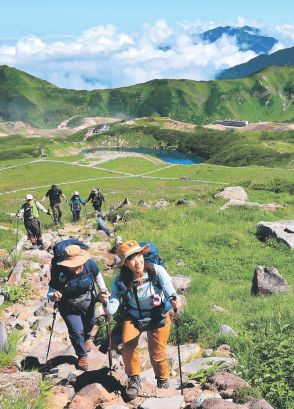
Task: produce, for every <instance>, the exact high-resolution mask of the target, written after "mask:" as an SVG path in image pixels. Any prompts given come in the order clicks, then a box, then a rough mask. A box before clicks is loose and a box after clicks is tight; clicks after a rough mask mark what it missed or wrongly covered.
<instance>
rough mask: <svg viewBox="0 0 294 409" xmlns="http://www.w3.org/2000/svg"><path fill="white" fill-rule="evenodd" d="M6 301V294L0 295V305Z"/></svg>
mask: <svg viewBox="0 0 294 409" xmlns="http://www.w3.org/2000/svg"><path fill="white" fill-rule="evenodd" d="M4 301H5V297H4V295H2V294H1V295H0V305H2V304H4Z"/></svg>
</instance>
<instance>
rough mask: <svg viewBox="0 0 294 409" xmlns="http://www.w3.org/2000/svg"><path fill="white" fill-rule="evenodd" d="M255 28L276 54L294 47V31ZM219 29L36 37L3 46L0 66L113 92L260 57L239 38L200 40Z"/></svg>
mask: <svg viewBox="0 0 294 409" xmlns="http://www.w3.org/2000/svg"><path fill="white" fill-rule="evenodd" d="M245 24H249V22H245V21H244V20H243V19H241V18H239V19H238V20H237V21H236V22H235V23H234V24H231V25H235V26H238V27H240V26H242V25H245ZM250 24H251V25H252V26H253V27H258V28H260V29H261V32H262V34H265V35H270V36H274V37H275V38H277V39H278V40H279V42H278V43H277V44H276V45H275V46H274V48H273V50H272V52H274V51H277V50H278V49H282V48H285V47H290V46H293V44H294V25H289V24H287V25H278V26H261V25H260V24H259V25H258V26H257V25H256V24H255V23H254V22H250ZM219 25H221V24H220V23H217V22H203V21H194V22H179V23H177V24H175V25H174V26H170V25H168V24H167V22H166V21H165V20H162V19H161V20H158V21H156V22H155V23H154V24H147V23H146V24H143V25H142V27H141V28H140V30H138V31H137V32H134V33H126V32H122V31H120V30H119V28H118V27H116V26H114V25H111V24H108V25H98V26H96V27H91V28H89V29H88V30H85V31H83V32H82V33H80V34H79V35H77V36H64V37H62V38H60V39H59V40H46V39H42V38H39V37H37V36H35V35H31V36H27V37H23V38H20V39H19V40H18V41H16V42H15V43H13V44H1V43H0V65H2V64H7V65H9V66H13V67H16V68H19V69H22V70H24V71H26V72H28V73H30V74H33V75H35V76H37V77H39V78H42V79H45V80H47V81H49V82H51V83H53V84H56V85H57V86H59V87H64V88H73V89H89V90H90V89H96V88H114V87H121V86H128V85H132V84H136V83H141V82H146V81H149V80H152V79H155V78H173V79H180V78H185V79H192V80H211V79H213V78H214V77H215V75H216V73H218V72H219V71H220V70H222V69H225V68H228V67H232V66H234V65H237V64H241V63H244V62H246V61H248V60H250V59H251V58H254V57H255V56H256V54H255V53H254V52H253V51H246V52H242V51H240V50H239V48H238V46H237V43H236V40H235V38H234V37H229V36H226V35H224V36H222V37H221V38H220V39H219V40H217V41H216V42H215V43H212V44H209V43H206V42H203V41H202V40H201V39H200V37H199V34H200V33H202V32H204V31H206V30H209V29H212V28H214V27H217V26H219ZM222 25H224V24H222Z"/></svg>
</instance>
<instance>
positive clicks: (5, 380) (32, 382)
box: [0, 372, 42, 398]
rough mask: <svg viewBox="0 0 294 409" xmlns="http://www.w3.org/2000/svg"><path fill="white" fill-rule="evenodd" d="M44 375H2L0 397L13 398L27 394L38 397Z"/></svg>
mask: <svg viewBox="0 0 294 409" xmlns="http://www.w3.org/2000/svg"><path fill="white" fill-rule="evenodd" d="M41 379H42V375H41V374H40V373H37V372H14V373H13V372H12V373H9V376H7V373H0V395H1V396H3V395H4V394H9V395H11V396H13V397H16V396H19V395H20V393H22V392H24V391H25V392H26V393H27V394H28V396H30V397H32V398H33V397H36V396H38V395H39V393H40V382H41Z"/></svg>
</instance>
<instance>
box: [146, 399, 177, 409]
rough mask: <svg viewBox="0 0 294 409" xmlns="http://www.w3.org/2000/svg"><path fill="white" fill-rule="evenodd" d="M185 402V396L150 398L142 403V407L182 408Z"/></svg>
mask: <svg viewBox="0 0 294 409" xmlns="http://www.w3.org/2000/svg"><path fill="white" fill-rule="evenodd" d="M183 403H184V396H171V397H168V398H148V399H146V400H145V401H144V402H143V403H141V405H140V409H166V408H168V409H180V408H181V406H182V404H183Z"/></svg>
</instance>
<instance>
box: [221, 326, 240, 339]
mask: <svg viewBox="0 0 294 409" xmlns="http://www.w3.org/2000/svg"><path fill="white" fill-rule="evenodd" d="M218 333H219V334H224V335H229V336H231V337H235V336H236V335H237V334H236V333H235V331H234V330H233V328H231V327H230V326H229V325H226V324H222V325H221V326H220V327H219V331H218Z"/></svg>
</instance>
